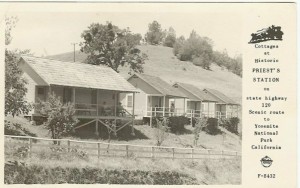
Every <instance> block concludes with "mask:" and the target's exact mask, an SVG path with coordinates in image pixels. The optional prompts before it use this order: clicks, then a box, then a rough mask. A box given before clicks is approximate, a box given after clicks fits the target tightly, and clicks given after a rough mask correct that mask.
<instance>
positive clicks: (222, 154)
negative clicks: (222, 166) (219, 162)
mask: <svg viewBox="0 0 300 188" xmlns="http://www.w3.org/2000/svg"><path fill="white" fill-rule="evenodd" d="M223 154H224V151H223V150H222V158H224V155H223Z"/></svg>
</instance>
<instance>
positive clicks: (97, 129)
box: [95, 119, 99, 136]
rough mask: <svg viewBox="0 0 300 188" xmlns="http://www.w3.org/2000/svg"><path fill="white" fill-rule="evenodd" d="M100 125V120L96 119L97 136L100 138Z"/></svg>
mask: <svg viewBox="0 0 300 188" xmlns="http://www.w3.org/2000/svg"><path fill="white" fill-rule="evenodd" d="M98 123H99V121H98V119H96V132H95V134H96V135H97V136H99V130H98V128H99V127H98Z"/></svg>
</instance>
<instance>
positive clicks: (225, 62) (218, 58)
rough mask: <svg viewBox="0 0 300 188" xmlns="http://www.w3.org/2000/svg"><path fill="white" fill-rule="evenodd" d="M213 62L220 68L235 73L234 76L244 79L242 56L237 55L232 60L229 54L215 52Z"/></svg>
mask: <svg viewBox="0 0 300 188" xmlns="http://www.w3.org/2000/svg"><path fill="white" fill-rule="evenodd" d="M213 61H214V62H215V63H216V64H217V65H218V66H223V67H226V68H227V69H228V70H229V71H231V72H233V73H234V74H236V75H238V76H241V77H242V72H243V65H242V61H243V59H242V56H241V55H237V56H236V57H235V58H231V57H229V56H228V54H227V52H226V51H224V52H222V53H221V52H218V51H215V52H214V53H213Z"/></svg>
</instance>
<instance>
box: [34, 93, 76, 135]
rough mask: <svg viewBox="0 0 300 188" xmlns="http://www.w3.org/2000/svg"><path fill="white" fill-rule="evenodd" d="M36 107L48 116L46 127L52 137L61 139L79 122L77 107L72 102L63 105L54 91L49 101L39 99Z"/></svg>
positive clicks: (44, 115) (39, 111) (40, 112)
mask: <svg viewBox="0 0 300 188" xmlns="http://www.w3.org/2000/svg"><path fill="white" fill-rule="evenodd" d="M35 108H36V110H37V112H38V113H39V114H41V115H42V116H43V117H47V122H46V123H45V124H46V127H47V129H48V130H49V131H50V132H51V138H54V139H59V138H61V137H62V136H63V135H66V134H68V133H70V132H71V131H72V130H73V128H74V126H75V125H76V123H77V121H78V120H77V119H76V117H75V108H74V105H72V104H71V103H68V104H65V105H63V104H62V103H61V102H60V99H59V97H56V95H55V94H54V93H52V94H49V97H48V100H47V101H45V102H44V101H39V102H38V103H36V104H35Z"/></svg>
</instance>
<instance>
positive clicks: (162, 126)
mask: <svg viewBox="0 0 300 188" xmlns="http://www.w3.org/2000/svg"><path fill="white" fill-rule="evenodd" d="M168 121H169V120H168V119H167V118H163V119H162V120H159V119H156V124H157V127H156V129H154V136H155V139H156V145H157V146H161V145H162V143H163V142H164V140H165V139H166V138H167V136H168V133H167V132H168V124H169V123H168Z"/></svg>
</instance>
